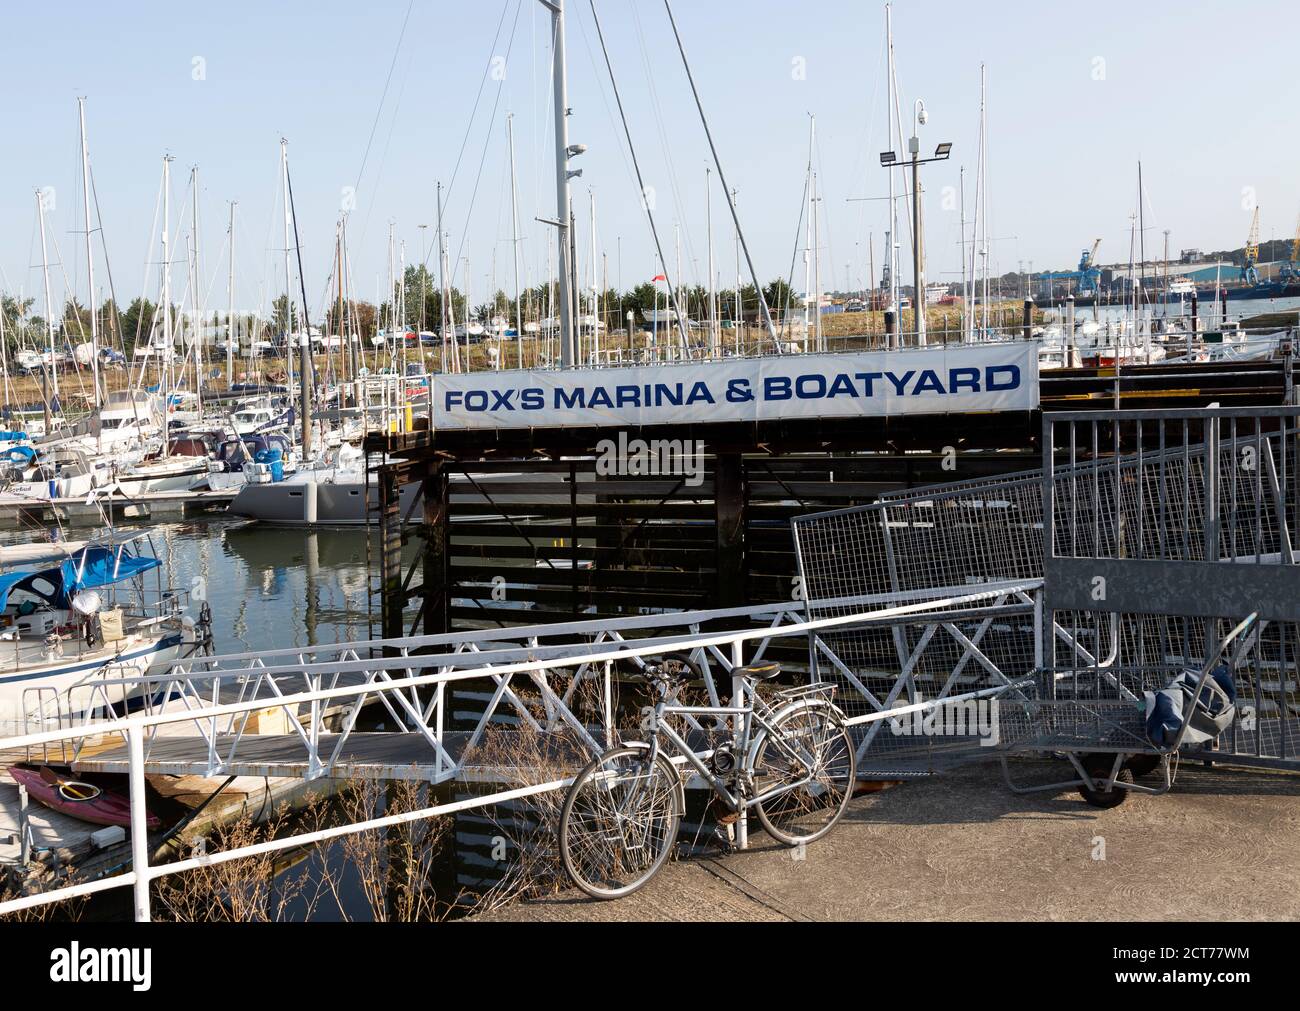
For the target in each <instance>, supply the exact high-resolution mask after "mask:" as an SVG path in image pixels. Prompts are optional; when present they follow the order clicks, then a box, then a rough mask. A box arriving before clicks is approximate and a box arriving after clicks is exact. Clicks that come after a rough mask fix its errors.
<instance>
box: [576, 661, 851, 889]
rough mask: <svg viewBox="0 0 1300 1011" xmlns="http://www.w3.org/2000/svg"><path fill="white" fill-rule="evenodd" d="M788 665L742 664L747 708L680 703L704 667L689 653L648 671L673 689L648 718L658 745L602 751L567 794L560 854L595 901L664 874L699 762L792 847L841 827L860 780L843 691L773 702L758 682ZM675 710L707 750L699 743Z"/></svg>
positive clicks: (804, 689) (812, 690) (789, 693)
mask: <svg viewBox="0 0 1300 1011" xmlns="http://www.w3.org/2000/svg"><path fill="white" fill-rule="evenodd" d="M780 672H781V667H780V665H779V664H777V663H758V664H751V665H749V666H745V667H737V668H735V669H734V670H733V671H732V674H733V676H739V678H740V685H741V688H740V697H739V699H738V704H734V705H729V706H688V705H680V704H677V703H676V699H677V695H678V694H679V692H680V690H681V688H682V687H683V686H684V684H685V683H686V682H687V681H688V680H689V679H690V678H691V677H692V676H693V675H694V674H695V673H697V672H696V669H695V667H694V665H693V664H692V663H691V662H690V661H689V660H686V659H676V658H665V659H664V660H663V661H661V662H659V663H657V664H652V665H650V666H649V667H647V669H646V673H647V674H648V675H649V676H650V678H651V680H652V682H653V683H654V684H655V686H656V688H657V689H658V690H659V692H660V696H661V697H660V700H659V701H658V702H657V703H656V704H655V705H654V706H653V708H650V709H648V711H647V712H646V716H645V719H644V720H643V723H642V728H643V730H644V731H645V733H646V734H647V737H648V740H647V741H644V742H641V741H631V742H627V743H624V744H622V745H621V746H619V747H616V748H613V749H612V750H610V751H607V752H605V753H604V754H602V755H600V756H598V757H597V758H595V759H594V760H593V761H592V762H590V763H589V764H588V765H587V766H586V768H584V769H583V770H582V772H580V773H579V774H578V777H577V778H576V779H575V780H574V781H573V784H572V785H571V786H570V787H569V792H568V796H567V797H566V798H565V801H564V807H563V809H562V811H561V814H560V838H559V843H560V856H561V859H562V861H563V863H564V869H565V871H566V872H567V873H568V875H569V877H570V878H571V879H572V880H573V882H574V884H576V885H577V886H578V887H579V888H581V889H582V890H583V891H584V892H586V893H587V894H588V895H590V896H592V897H593V898H597V899H616V898H620V897H622V896H625V895H630V894H631V893H632V892H635V891H636V890H637V889H638V888H641V887H642V886H643V885H645V883H646V882H648V881H649V880H650V879H651V878H653V877H654V876H655V874H657V873H658V872H659V870H660V869H661V868H662V867H663V865H664V863H665V862H666V861H667V860H668V857H669V855H670V854H671V853H672V850H673V847H674V845H675V843H676V839H677V828H678V825H679V823H680V821H681V818H682V814H683V812H684V806H685V787H684V784H683V780H682V775H681V773H680V772H679V770H678V764H681V765H682V766H683V767H690V768H693V769H694V771H695V772H696V773H698V774H699V776H700V777H702V778H703V779H704V780H705V781H706V782H707V783H708V784H709V785H710V786H711V787H712V788H713V790H714V792H715V793H716V794H717V796H718V797H719V798H720V799H721V800H722V802H723V803H724V804H725V805H726V806H727V807H728V808H729V809H730V810H731V811H732V812H733V813H736V814H740V813H741V812H742V811H746V812H747V811H748V810H750V809H753V810H754V812H755V813H756V814H757V815H758V820H759V822H760V823H761V824H762V826H763V828H764V829H765V830H766V831H767V833H768V835H770V836H772V838H774V839H776V840H777V841H779V842H782V843H785V844H786V845H787V846H799V845H803V844H807V843H811V842H814V841H816V840H817V839H820V838H822V836H824V835H826V834H827V833H828V832H829V831H830V830H831V829H832V828H833V827H834V826H835V823H836V822H837V821H839V819H840V816H841V815H842V814H843V813H844V810H845V808H846V807H847V806H848V802H849V798H850V797H851V796H852V794H853V787H854V784H855V782H856V775H857V757H856V751H855V748H854V745H853V739H852V738H851V737H850V735H849V731H848V728H847V727H846V726H845V717H844V714H843V713H842V712H841V711H840V710H839V709H838V708H837V707H836V706H835V704H834V702H833V696H834V692H835V687H834V685H831V684H826V683H815V684H810V685H804V686H800V687H795V688H787V689H782V690H779V691H776V692H774V693H773V695H772V698H771V700H770V701H768V700H765V699H763V698H762V697H761V696H759V695H758V693H757V691H756V686H757V683H758V682H759V681H765V680H769V679H771V678H774V677H776V676H777V675H778V674H779V673H780ZM673 717H678V718H681V722H683V723H684V724H686V725H687V726H688V730H687V732H688V733H690V734H694V735H696V737H697V739H698V738H703V739H704V745H705V746H704V747H699V748H695V747H692V746H691V744H690V743H688V742H687V740H686V738H685V737H684V736H683V735H682V734H681V733H679V731H678V730H677V728H675V727H674V726H673V721H672V718H673ZM709 717H712V718H713V719H714V720H715V721H716V723H715V727H714V729H713V730H712V731H706V730H705V728H704V727H703V725H702V724H701V722H700V720H701V719H702V718H709ZM690 727H693V728H694V729H693V730H691V729H689V728H690ZM714 737H720V738H721V739H720V740H718V741H716V742H714V741H713V740H712V739H711V738H714ZM665 744H668V745H670V746H671V747H672V749H673V750H674V751H675V752H676V753H677V755H678V762H677V763H675V762H674V761H673V759H672V758H670V757H669V753H668V751H667V749H666V748H665ZM710 745H711V746H710Z"/></svg>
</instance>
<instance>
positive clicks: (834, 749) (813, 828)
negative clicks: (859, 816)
mask: <svg viewBox="0 0 1300 1011" xmlns="http://www.w3.org/2000/svg"><path fill="white" fill-rule="evenodd" d="M772 731H773V732H772V733H769V734H765V735H764V737H763V739H762V740H761V741H760V742H759V745H758V748H757V752H756V756H755V759H754V769H753V774H754V789H755V791H756V796H762V795H763V794H765V793H767V792H768V791H770V790H776V789H780V788H781V787H786V786H788V787H791V788H790V789H787V790H785V791H784V792H782V793H779V794H777V795H776V796H775V797H772V798H770V799H768V800H765V801H763V802H762V803H760V804H757V805H755V806H756V807H757V810H758V820H759V821H760V822H762V824H763V828H764V829H766V830H767V834H768V835H770V836H772V838H774V839H776V840H778V841H779V842H783V843H785V844H786V845H787V846H797V845H799V844H800V843H810V842H813V841H814V840H816V839H820V838H821V837H822V836H824V835H825V834H826V833H827V832H829V831H830V830H831V828H833V827H834V825H835V823H836V822H837V821H839V819H840V815H842V814H843V813H844V809H845V808H846V807H847V806H848V803H849V798H850V797H851V796H852V795H853V786H854V783H855V782H856V780H857V755H856V753H855V751H854V748H853V738H852V737H850V736H849V731H848V728H847V727H845V726H844V724H843V723H842V722H841V721H840V719H839V716H838V715H837V714H836V713H835V711H834V710H832V709H831V708H830V707H828V706H808V705H805V706H799V707H798V708H795V709H791V710H790V711H789V712H787V713H786V714H785V715H783V716H780V717H778V718H777V721H776V723H775V724H774V725H773V727H772ZM795 784H799V785H795Z"/></svg>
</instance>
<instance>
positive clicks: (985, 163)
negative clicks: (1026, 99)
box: [979, 63, 989, 334]
mask: <svg viewBox="0 0 1300 1011" xmlns="http://www.w3.org/2000/svg"><path fill="white" fill-rule="evenodd" d="M985 94H986V93H985V77H984V64H982V63H981V64H980V171H979V178H980V185H979V189H980V194H979V200H980V210H979V218H980V229H981V232H980V236H981V241H980V257H981V260H982V264H981V266H982V267H983V271H984V282H983V292H982V293H981V295H980V317H981V328H982V329H983V330H984V332H985V333H986V334H987V333H988V328H989V150H988V143H989V141H988V136H989V135H988V107H987V104H986V102H985Z"/></svg>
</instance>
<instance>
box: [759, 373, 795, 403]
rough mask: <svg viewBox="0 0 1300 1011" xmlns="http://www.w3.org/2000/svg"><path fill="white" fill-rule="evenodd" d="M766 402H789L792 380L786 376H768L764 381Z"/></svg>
mask: <svg viewBox="0 0 1300 1011" xmlns="http://www.w3.org/2000/svg"><path fill="white" fill-rule="evenodd" d="M763 399H764V400H789V399H790V380H789V379H788V378H787V377H786V376H768V377H767V378H766V379H764V380H763Z"/></svg>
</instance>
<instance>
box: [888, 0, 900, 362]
mask: <svg viewBox="0 0 1300 1011" xmlns="http://www.w3.org/2000/svg"><path fill="white" fill-rule="evenodd" d="M885 46H886V50H887V56H888V59H887V63H888V66H887V68H886V71H885V76H886V82H885V83H886V97H885V104H886V106H887V109H886V115H887V117H888V122H887V136H888V138H889V144H890V147H891V149H892V147H893V143H894V118H895V117H894V10H893V4H885ZM885 174H886V175H887V176H889V250H888V257H887V262H888V263H889V302H888V303H887V304H886V306H885V308H886V309H889V310H892V311H893V313H894V320H895V330H894V335H893V337H892V338H891V340H892V343H893V344H894V345H895V346H896V345H897V343H898V330H897V321H898V303H899V297H898V197H897V194H896V193H895V187H894V173H893V172H892V171H889V172H886V173H885Z"/></svg>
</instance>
